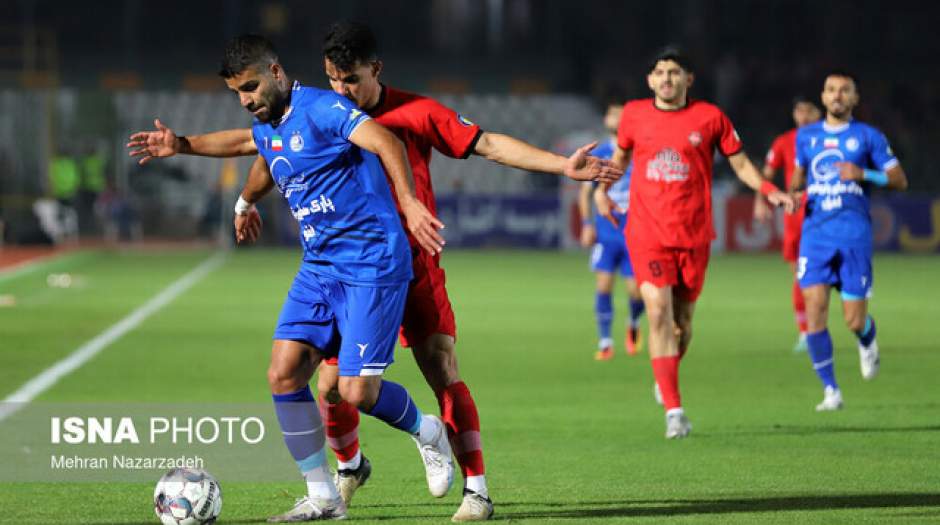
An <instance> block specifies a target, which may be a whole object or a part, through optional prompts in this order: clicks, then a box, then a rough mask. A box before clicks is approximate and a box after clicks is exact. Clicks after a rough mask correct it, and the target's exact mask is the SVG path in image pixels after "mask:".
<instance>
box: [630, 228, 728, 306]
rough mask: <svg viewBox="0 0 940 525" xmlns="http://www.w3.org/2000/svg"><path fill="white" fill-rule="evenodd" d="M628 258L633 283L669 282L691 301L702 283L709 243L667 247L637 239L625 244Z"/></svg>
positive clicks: (696, 296)
mask: <svg viewBox="0 0 940 525" xmlns="http://www.w3.org/2000/svg"><path fill="white" fill-rule="evenodd" d="M628 249H629V250H630V261H631V262H632V263H633V272H634V273H635V274H636V282H637V284H643V283H644V282H648V283H651V284H652V285H654V286H656V287H657V288H663V287H665V286H672V287H673V289H674V291H675V293H676V294H677V295H678V297H680V298H681V299H683V300H685V301H689V302H693V301H695V300H696V299H698V296H699V294H701V293H702V288H703V287H704V286H705V270H706V269H708V258H709V256H710V255H711V246H710V245H708V244H705V245H702V246H697V247H695V248H669V247H665V246H656V245H647V244H640V243H632V244H629V246H628Z"/></svg>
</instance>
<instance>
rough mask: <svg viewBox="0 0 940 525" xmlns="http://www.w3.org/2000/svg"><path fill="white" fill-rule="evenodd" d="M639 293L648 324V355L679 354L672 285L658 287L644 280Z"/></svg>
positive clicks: (655, 356) (668, 355) (664, 355)
mask: <svg viewBox="0 0 940 525" xmlns="http://www.w3.org/2000/svg"><path fill="white" fill-rule="evenodd" d="M640 294H641V295H642V296H643V304H644V305H645V307H646V319H647V322H648V324H649V349H650V357H651V358H657V357H671V356H674V355H679V346H678V344H677V340H676V333H675V321H674V318H675V311H674V301H673V287H672V286H662V287H660V286H656V285H655V284H653V283H651V282H649V281H644V282H643V283H642V284H640Z"/></svg>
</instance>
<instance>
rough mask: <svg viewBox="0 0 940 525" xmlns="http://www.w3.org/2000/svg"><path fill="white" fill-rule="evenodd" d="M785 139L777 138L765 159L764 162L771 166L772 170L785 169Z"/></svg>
mask: <svg viewBox="0 0 940 525" xmlns="http://www.w3.org/2000/svg"><path fill="white" fill-rule="evenodd" d="M783 139H784V137H777V138H776V139H775V140H774V143H773V144H771V145H770V149H769V150H768V151H767V156H766V157H765V158H764V162H765V163H766V164H767V165H768V166H770V168H771V169H774V170H779V169H783V167H784V166H783V163H784V158H785V157H784V154H783Z"/></svg>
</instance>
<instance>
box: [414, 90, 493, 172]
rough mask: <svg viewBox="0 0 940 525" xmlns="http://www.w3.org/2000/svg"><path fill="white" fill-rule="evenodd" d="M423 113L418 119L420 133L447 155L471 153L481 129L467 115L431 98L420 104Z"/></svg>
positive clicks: (464, 156) (460, 157)
mask: <svg viewBox="0 0 940 525" xmlns="http://www.w3.org/2000/svg"><path fill="white" fill-rule="evenodd" d="M420 107H421V109H422V111H423V112H424V115H423V116H422V118H420V119H418V120H419V124H420V125H421V132H422V133H421V135H422V136H424V137H425V138H426V139H427V140H428V141H429V142H430V143H431V145H432V146H433V147H434V149H436V150H437V151H440V152H441V153H443V154H444V155H447V156H448V157H453V158H457V159H465V158H467V157H469V156H470V154H471V153H473V149H474V147H475V146H476V143H477V141H478V140H479V139H480V135H482V134H483V130H482V129H480V126H478V125H476V124H474V123H473V122H471V121H470V119H468V118H467V117H464V116H463V115H460V114H458V113H457V112H456V111H454V110H452V109H450V108H449V107H447V106H445V105H443V104H441V103H440V102H437V101H435V100H431V99H424V100H422V102H421V105H420Z"/></svg>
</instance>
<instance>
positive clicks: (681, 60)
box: [646, 45, 695, 73]
mask: <svg viewBox="0 0 940 525" xmlns="http://www.w3.org/2000/svg"><path fill="white" fill-rule="evenodd" d="M664 60H672V61H673V62H675V63H676V64H679V67H681V68H682V69H684V70H685V72H686V73H694V72H695V67H694V66H693V65H692V60H691V59H690V58H689V56H688V55H686V54H685V52H683V50H682V49H681V48H680V47H679V46H675V45H668V46H666V47H664V48H662V49H660V50H659V51H657V52H656V54H654V55H653V57H652V58H651V59H650V62H649V69H647V71H646V72H647V73H652V72H653V70H654V69H656V64H658V63H660V62H662V61H664Z"/></svg>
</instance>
